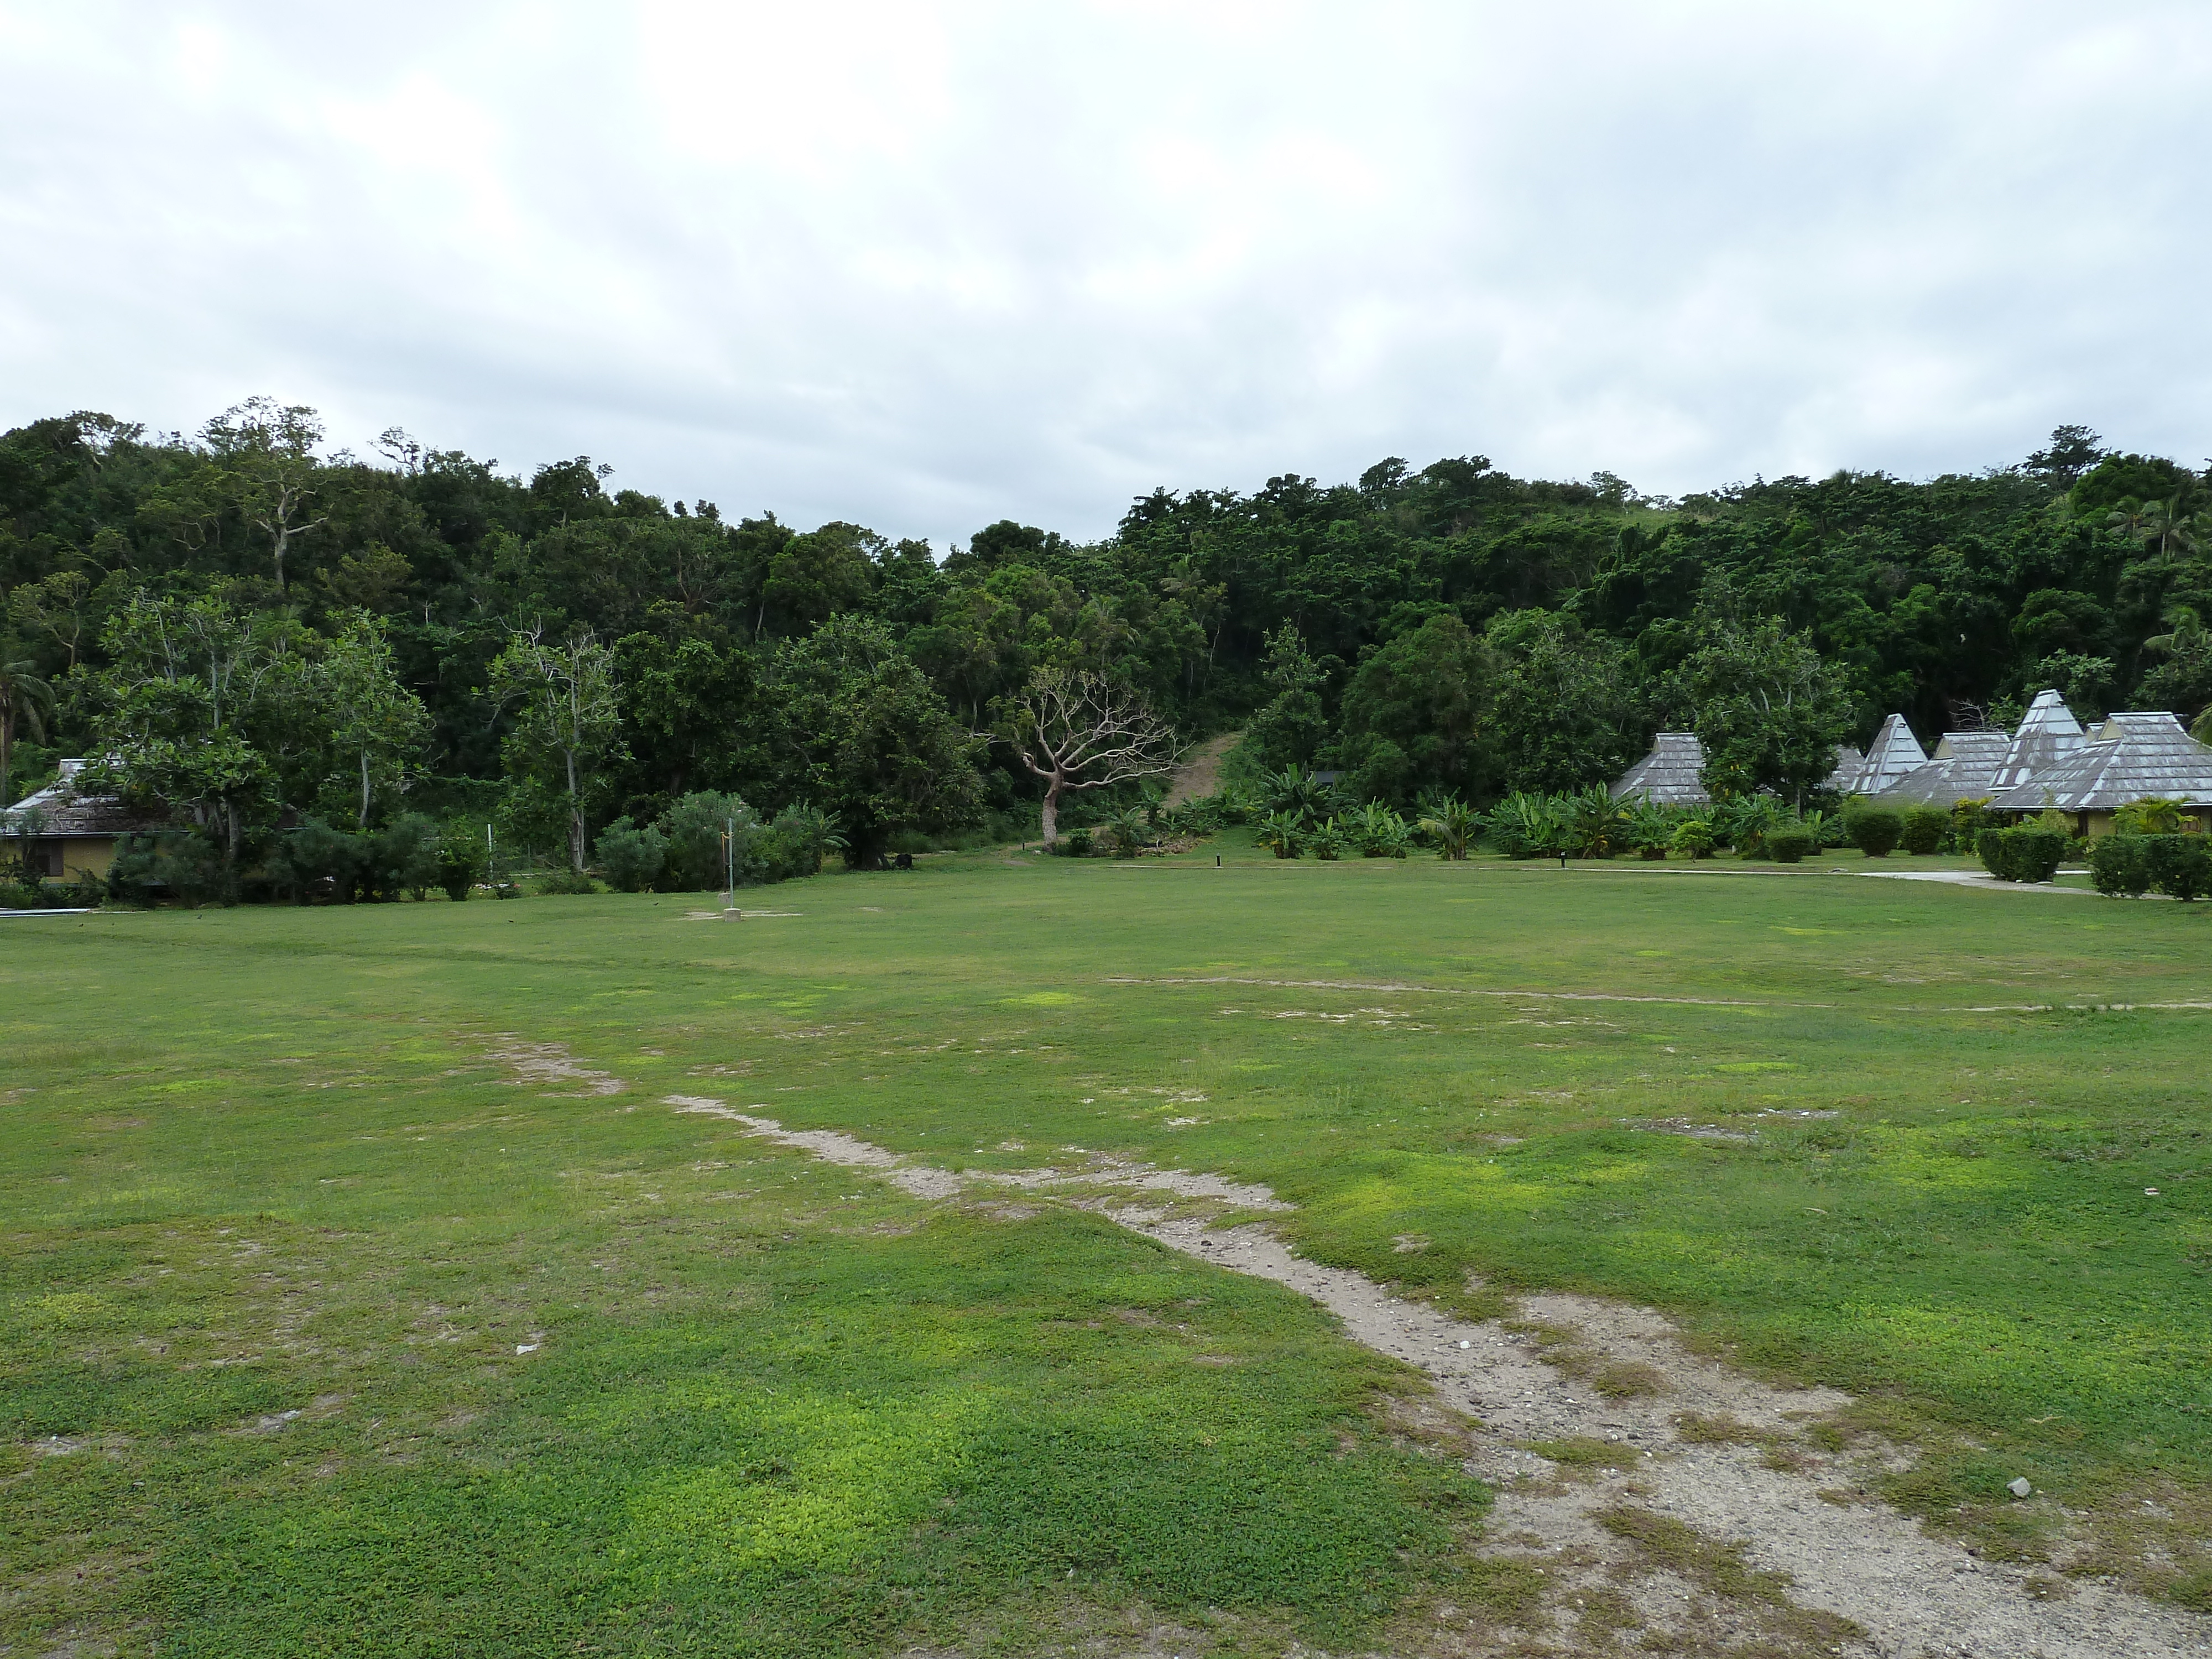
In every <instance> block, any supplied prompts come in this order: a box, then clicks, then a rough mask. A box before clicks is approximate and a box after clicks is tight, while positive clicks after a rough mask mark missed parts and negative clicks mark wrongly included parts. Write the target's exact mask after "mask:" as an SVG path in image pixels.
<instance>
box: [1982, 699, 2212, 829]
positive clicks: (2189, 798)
mask: <svg viewBox="0 0 2212 1659" xmlns="http://www.w3.org/2000/svg"><path fill="white" fill-rule="evenodd" d="M2046 695H2048V694H2046ZM2036 701H2037V702H2039V703H2040V702H2042V699H2041V698H2040V697H2039V698H2038V699H2037V700H2036ZM2067 720H2068V721H2069V723H2071V722H2072V720H2073V716H2072V715H2070V714H2069V715H2068V716H2067ZM2080 729H2081V728H2080V727H2079V726H2075V730H2076V731H2077V732H2078V731H2079V730H2080ZM2015 748H2017V744H2015ZM2150 799H2159V800H2178V801H2180V802H2182V803H2183V804H2184V805H2189V806H2193V807H2198V808H2212V748H2207V747H2206V746H2205V745H2204V744H2201V743H2199V742H2197V740H2196V739H2195V738H2192V737H2191V736H2190V735H2189V733H2188V732H2185V731H2183V730H2182V729H2181V722H2180V721H2179V720H2176V719H2175V718H2174V717H2173V716H2172V714H2150V713H2144V712H2129V713H2124V714H2111V715H2107V716H2106V719H2105V720H2104V721H2103V723H2102V724H2101V725H2100V726H2098V727H2097V728H2096V730H2095V731H2094V732H2091V733H2087V734H2086V735H2085V737H2084V738H2083V740H2082V741H2081V743H2079V744H2075V745H2074V746H2073V747H2072V748H2071V749H2070V750H2068V751H2067V752H2066V753H2065V754H2063V756H2061V757H2059V758H2058V759H2057V760H2055V761H2053V762H2052V763H2050V764H2049V765H2047V766H2043V767H2039V768H2038V769H2036V770H2035V771H2034V772H2033V774H2031V775H2029V776H2028V777H2027V779H2025V780H2024V781H2021V782H2020V783H2016V784H2015V785H2014V786H2013V787H2011V788H2009V789H2007V790H2005V791H2003V792H2002V793H2000V794H1999V795H1997V796H1996V799H1993V800H1992V801H1990V810H1991V811H2004V812H2040V811H2044V810H2045V809H2046V808H2056V809H2057V811H2061V812H2068V813H2071V814H2072V815H2073V817H2074V831H2075V834H2076V835H2081V836H2097V835H2103V834H2106V832H2108V831H2109V830H2110V829H2112V814H2113V812H2114V811H2117V810H2118V808H2120V807H2123V806H2125V805H2128V803H2129V802H2130V801H2138V800H2150Z"/></svg>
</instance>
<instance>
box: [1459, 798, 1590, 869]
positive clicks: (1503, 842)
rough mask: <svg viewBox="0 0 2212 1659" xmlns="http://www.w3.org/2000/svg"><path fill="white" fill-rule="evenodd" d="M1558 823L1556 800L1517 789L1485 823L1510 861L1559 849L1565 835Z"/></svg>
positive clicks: (1493, 810) (1491, 835)
mask: <svg viewBox="0 0 2212 1659" xmlns="http://www.w3.org/2000/svg"><path fill="white" fill-rule="evenodd" d="M1559 820H1560V811H1559V802H1558V801H1557V799H1555V798H1554V797H1553V796H1550V795H1535V794H1530V793H1527V792H1525V791H1520V790H1516V792H1514V793H1512V794H1510V795H1508V796H1506V798H1505V799H1504V800H1501V801H1499V802H1498V805H1496V806H1494V807H1492V809H1491V810H1490V813H1489V816H1488V817H1487V818H1486V820H1484V822H1485V823H1486V826H1487V833H1488V836H1489V839H1490V844H1491V845H1492V847H1495V848H1497V849H1498V851H1499V852H1501V853H1503V854H1505V856H1506V857H1507V858H1510V859H1534V858H1543V857H1546V856H1547V855H1549V854H1554V853H1557V852H1558V851H1559V849H1560V848H1561V846H1562V845H1563V841H1564V833H1563V830H1562V828H1561V825H1560V822H1559ZM1447 856H1449V854H1447Z"/></svg>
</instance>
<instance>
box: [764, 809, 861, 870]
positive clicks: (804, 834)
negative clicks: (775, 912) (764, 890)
mask: <svg viewBox="0 0 2212 1659" xmlns="http://www.w3.org/2000/svg"><path fill="white" fill-rule="evenodd" d="M844 844H845V843H844V842H843V841H842V840H841V839H840V838H839V837H837V836H835V835H832V834H831V833H830V830H829V819H827V818H826V817H823V816H822V814H821V813H819V812H817V811H815V810H814V808H813V807H811V806H810V805H807V803H805V801H794V802H793V804H792V805H789V806H787V807H785V808H784V809H783V811H781V812H778V813H777V814H776V815H775V821H774V822H773V823H770V824H769V826H768V827H767V828H766V829H763V831H762V832H761V836H760V841H759V852H760V862H761V866H762V869H763V874H762V877H761V879H762V880H763V881H792V880H794V879H796V878H799V877H802V876H818V875H820V874H821V873H822V860H824V859H826V858H828V857H829V854H831V853H832V852H833V851H836V850H837V849H839V848H842V847H843V846H844Z"/></svg>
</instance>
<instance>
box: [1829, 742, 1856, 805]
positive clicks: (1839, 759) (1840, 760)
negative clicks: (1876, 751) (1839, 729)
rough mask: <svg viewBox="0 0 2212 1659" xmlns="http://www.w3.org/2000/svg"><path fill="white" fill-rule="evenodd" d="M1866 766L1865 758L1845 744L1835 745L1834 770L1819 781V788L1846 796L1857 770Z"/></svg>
mask: <svg viewBox="0 0 2212 1659" xmlns="http://www.w3.org/2000/svg"><path fill="white" fill-rule="evenodd" d="M1865 764H1866V757H1865V756H1864V755H1862V754H1861V753H1859V751H1858V750H1856V749H1854V748H1852V747H1851V746H1850V744H1847V743H1839V744H1837V745H1836V769H1835V770H1834V771H1832V772H1831V773H1829V774H1828V775H1827V776H1826V777H1825V778H1823V779H1821V780H1820V787H1821V788H1823V789H1832V790H1834V791H1835V792H1836V793H1838V794H1839V795H1841V794H1848V793H1850V787H1851V784H1852V782H1853V781H1854V780H1855V779H1857V776H1858V775H1859V768H1860V767H1862V766H1863V765H1865Z"/></svg>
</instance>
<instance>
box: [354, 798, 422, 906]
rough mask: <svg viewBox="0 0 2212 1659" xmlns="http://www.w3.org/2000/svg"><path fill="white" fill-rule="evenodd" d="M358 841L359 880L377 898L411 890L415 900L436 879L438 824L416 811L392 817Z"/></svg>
mask: <svg viewBox="0 0 2212 1659" xmlns="http://www.w3.org/2000/svg"><path fill="white" fill-rule="evenodd" d="M355 840H356V841H357V842H361V843H362V863H361V868H362V886H363V887H364V889H365V890H366V891H367V895H368V897H370V898H372V899H375V900H378V901H380V902H381V901H384V900H387V899H396V898H398V896H400V894H402V893H411V894H413V895H414V896H415V898H416V902H421V901H422V900H423V899H425V898H428V896H429V893H430V889H431V888H433V887H434V886H435V885H437V883H438V826H437V825H436V824H435V823H431V822H430V820H429V819H428V818H426V817H423V816H422V814H421V813H419V812H408V813H404V814H403V815H402V816H400V817H397V818H394V819H393V820H392V822H391V823H389V824H387V825H386V826H385V827H384V828H383V829H380V830H379V831H378V832H377V833H376V834H374V835H373V836H356V837H355Z"/></svg>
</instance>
